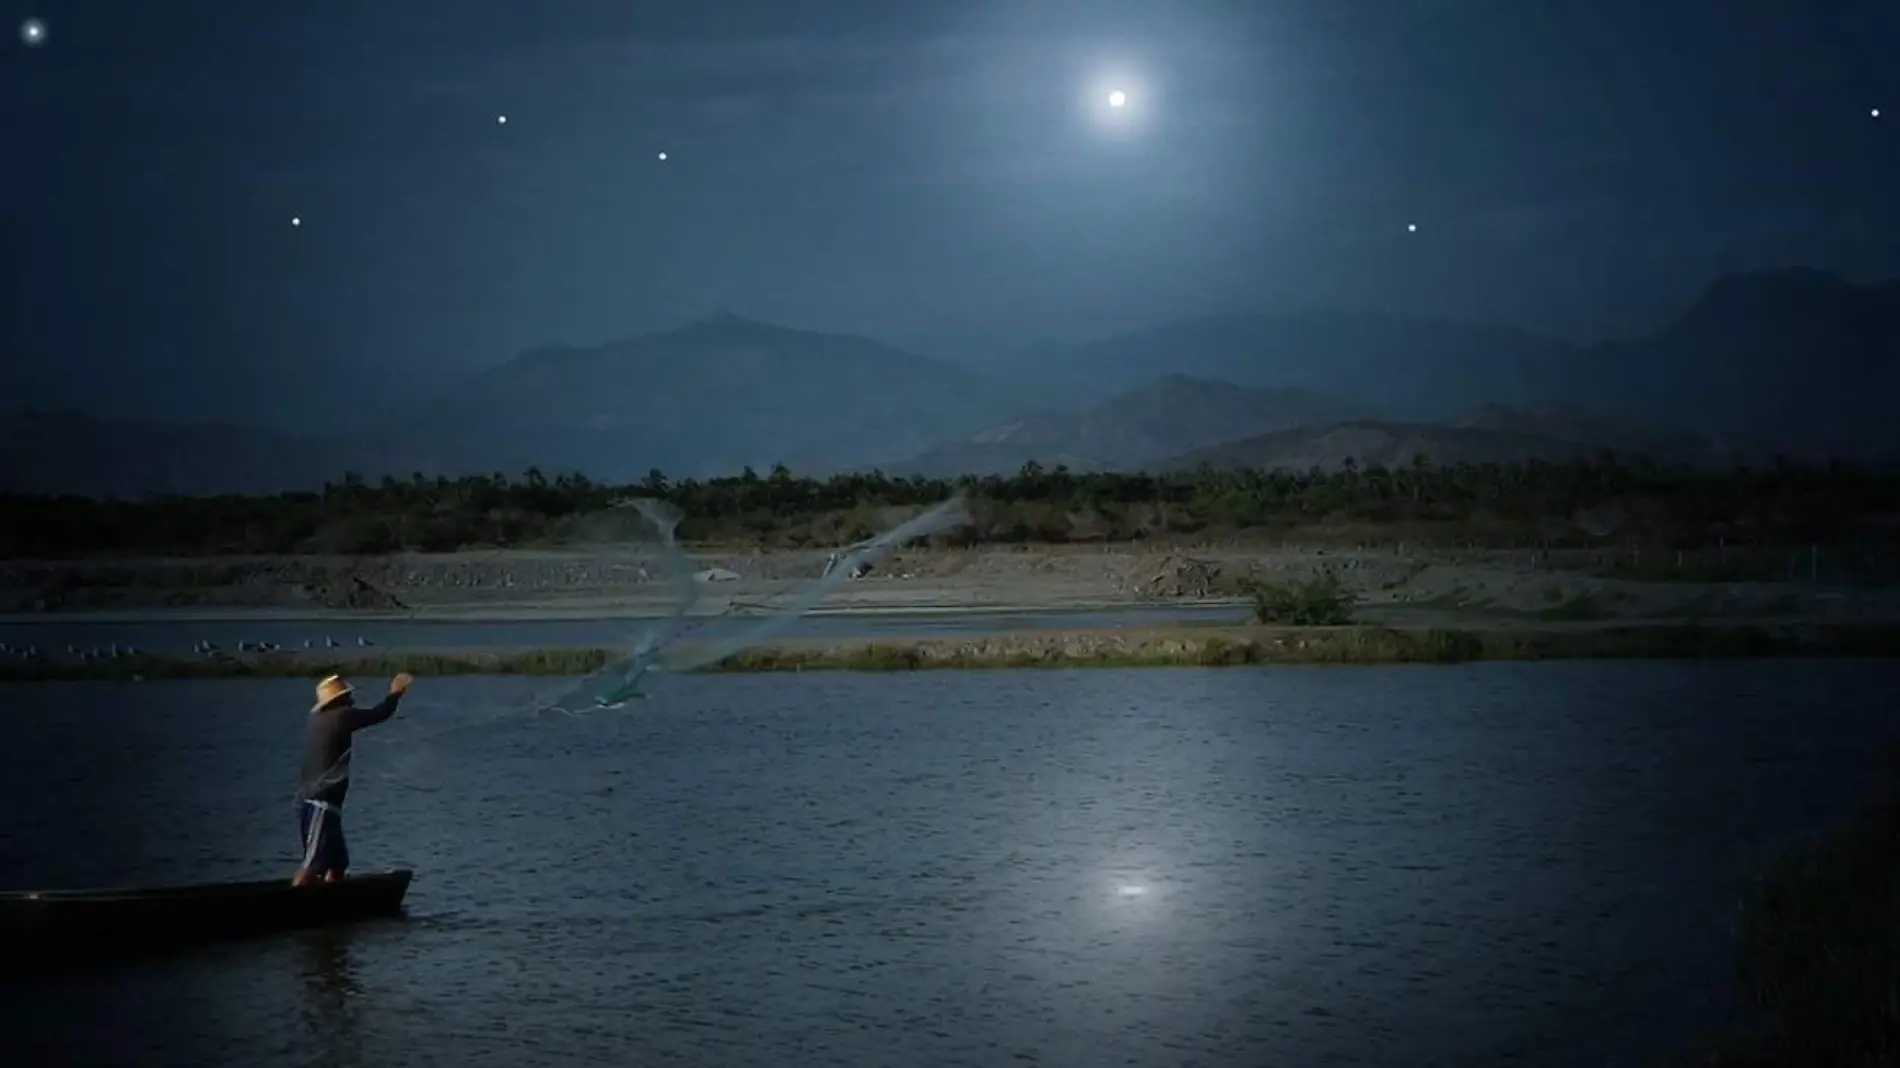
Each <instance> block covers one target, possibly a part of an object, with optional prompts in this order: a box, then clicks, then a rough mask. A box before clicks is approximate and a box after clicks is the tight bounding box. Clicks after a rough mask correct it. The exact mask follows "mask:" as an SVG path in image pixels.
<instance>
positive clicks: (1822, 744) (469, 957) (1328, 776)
mask: <svg viewBox="0 0 1900 1068" xmlns="http://www.w3.org/2000/svg"><path fill="white" fill-rule="evenodd" d="M1896 684H1900V664H1895V663H1890V662H1883V663H1848V662H1754V663H1724V664H1717V665H1694V664H1664V663H1649V664H1525V665H1508V664H1486V665H1468V666H1456V667H1410V668H1389V669H1387V668H1345V669H1326V668H1299V669H1288V668H1276V669H1262V670H1253V669H1233V670H1225V671H1192V670H1181V671H1164V670H1142V671H1127V672H1120V671H1084V672H995V673H973V672H972V673H956V672H945V673H934V674H933V673H920V674H909V675H863V676H851V675H840V674H804V675H789V676H785V675H781V676H749V677H748V676H706V677H670V678H665V679H661V680H659V682H658V684H657V688H656V690H655V692H654V695H653V697H652V699H650V700H648V701H646V702H644V703H641V704H639V705H638V706H637V707H635V708H631V709H628V710H625V711H621V712H617V713H604V714H598V715H595V716H593V717H590V718H585V719H565V718H562V719H555V720H537V719H536V718H534V717H533V716H531V715H526V714H522V715H514V716H507V717H503V718H501V719H499V720H493V719H492V717H493V716H494V715H495V713H496V712H497V711H499V710H502V709H505V708H506V707H508V706H509V705H510V704H511V703H518V702H520V701H521V700H522V699H523V697H524V696H525V695H527V694H529V693H530V692H531V691H533V690H534V689H536V688H537V683H536V682H535V681H534V680H521V679H510V680H491V679H471V678H458V679H424V680H422V681H421V682H419V683H418V684H417V686H416V690H415V693H414V695H413V698H412V701H411V703H410V704H409V705H407V706H406V707H405V709H404V711H403V713H402V714H401V715H400V716H399V717H398V718H397V719H396V720H394V721H392V722H391V723H389V724H388V725H386V726H383V727H380V728H377V729H376V730H375V732H373V734H370V735H365V736H364V737H363V739H362V740H361V741H360V743H359V746H360V748H359V753H358V781H357V784H356V787H355V789H354V791H353V792H352V793H351V796H350V822H349V828H350V839H351V846H352V850H353V852H354V854H355V857H356V862H357V864H358V866H359V868H373V867H388V866H405V867H413V868H415V869H416V871H417V877H416V882H415V885H414V887H413V889H412V891H411V896H410V916H409V918H408V919H407V920H404V921H392V922H387V923H382V924H373V925H365V926H360V927H357V928H353V929H347V930H336V931H330V932H324V933H319V934H311V935H303V936H286V937H282V938H277V939H271V940H265V941H260V942H254V943H248V944H243V945H236V946H228V947H223V948H216V949H209V950H206V951H203V952H199V953H195V954H191V955H188V956H185V957H181V958H177V959H171V960H166V961H162V962H153V963H148V964H143V965H139V966H135V967H132V968H129V969H122V970H118V971H114V972H108V973H99V974H92V975H85V976H74V977H69V978H65V979H60V980H56V981H50V982H48V981H42V982H39V983H37V984H34V985H31V986H28V987H23V988H19V989H11V990H7V991H0V1013H4V1014H5V1031H6V1033H5V1034H4V1035H0V1048H5V1049H6V1050H7V1051H8V1056H7V1063H9V1064H15V1063H18V1064H42V1063H43V1064H63V1063H73V1064H137V1065H190V1066H200V1068H201V1066H209V1065H245V1066H252V1065H261V1064H272V1065H284V1064H291V1065H302V1064H309V1065H317V1064H323V1065H333V1066H345V1068H353V1066H359V1065H362V1066H367V1065H393V1064H403V1065H418V1064H445V1065H458V1066H466V1065H497V1066H514V1068H519V1066H527V1065H541V1064H548V1065H575V1064H601V1065H616V1066H622V1065H645V1064H687V1065H696V1066H706V1068H713V1066H725V1065H771V1066H777V1065H801V1064H814V1065H854V1066H855V1065H876V1066H887V1065H888V1066H905V1068H927V1066H935V1065H981V1066H990V1065H1011V1064H1024V1065H1074V1066H1078V1068H1096V1066H1106V1065H1142V1066H1147V1065H1208V1066H1212V1065H1223V1066H1224V1065H1249V1066H1258V1065H1266V1064H1333V1065H1400V1064H1403V1065H1427V1064H1442V1065H1459V1066H1469V1065H1487V1064H1509V1063H1521V1064H1537V1065H1551V1066H1563V1065H1602V1064H1605V1063H1610V1064H1626V1063H1635V1062H1636V1061H1637V1060H1638V1059H1639V1058H1641V1057H1642V1056H1644V1055H1647V1054H1651V1053H1655V1052H1657V1051H1659V1050H1667V1049H1670V1048H1673V1047H1675V1046H1676V1045H1678V1044H1680V1043H1682V1042H1683V1041H1685V1040H1689V1039H1692V1038H1693V1037H1695V1036H1696V1035H1698V1034H1702V1033H1706V1032H1709V1031H1712V1030H1719V1029H1722V1028H1725V1027H1727V1026H1729V1025H1730V1024H1732V1023H1733V1022H1734V1021H1735V1012H1734V1010H1733V1007H1732V1002H1733V999H1732V996H1731V994H1730V992H1729V988H1728V986H1727V981H1728V977H1729V975H1730V973H1731V968H1732V959H1733V956H1732V946H1731V943H1730V924H1731V921H1732V918H1733V914H1734V907H1735V902H1736V899H1737V894H1738V891H1739V889H1740V887H1741V886H1742V885H1743V882H1744V880H1745V879H1746V878H1747V877H1748V876H1749V875H1750V874H1751V873H1752V872H1753V871H1755V870H1757V869H1758V868H1759V866H1760V865H1761V864H1763V863H1764V862H1766V861H1767V860H1769V859H1770V858H1771V857H1772V856H1773V855H1774V854H1775V853H1776V852H1777V851H1779V850H1780V849H1782V848H1784V847H1786V846H1787V845H1789V844H1791V843H1793V842H1795V841H1797V840H1799V839H1800V838H1801V837H1803V836H1805V835H1807V834H1809V833H1812V832H1814V831H1817V830H1819V829H1822V828H1824V827H1825V826H1826V825H1827V824H1829V823H1830V822H1831V821H1833V820H1835V819H1837V818H1840V817H1841V816H1843V815H1845V814H1846V813H1847V812H1848V811H1850V809H1851V807H1852V805H1853V804H1854V803H1855V802H1856V800H1857V792H1858V791H1859V790H1861V789H1862V788H1863V787H1864V786H1865V785H1866V784H1867V782H1868V780H1869V778H1870V777H1871V774H1872V772H1871V767H1872V764H1873V761H1872V758H1871V757H1870V755H1869V752H1868V747H1869V746H1870V745H1871V744H1872V743H1873V742H1875V741H1876V740H1884V733H1883V732H1884V731H1885V730H1886V729H1887V728H1888V722H1889V716H1890V711H1891V702H1890V699H1889V698H1890V695H1891V694H1892V692H1893V691H1894V689H1895V686H1896ZM307 692H308V686H307V684H305V683H300V682H296V681H292V680H268V681H213V682H189V683H188V682H176V683H163V684H152V685H143V686H135V685H120V684H56V685H13V686H7V687H0V703H4V708H5V714H6V717H7V735H8V741H9V743H10V749H11V753H12V759H11V760H10V761H9V762H8V773H7V774H6V775H4V776H0V884H5V885H8V886H16V887H17V886H46V885H90V884H100V883H104V884H115V883H126V882H138V883H154V882H170V881H199V880H208V879H219V878H243V877H255V876H259V875H272V874H286V875H287V874H288V872H289V869H290V867H291V866H292V865H293V864H294V861H295V852H296V851H295V846H296V832H295V823H294V817H293V813H292V809H291V804H290V801H289V794H290V791H291V788H292V786H293V779H294V769H295V765H296V760H297V752H296V744H297V739H298V730H299V726H300V722H301V716H302V715H303V712H304V709H305V708H306V707H307V704H308V696H307ZM484 718H489V719H490V720H491V721H490V722H488V723H487V724H486V725H484V726H478V727H472V728H469V729H464V730H460V731H453V730H449V728H453V727H457V726H460V725H463V724H467V723H470V722H475V721H478V720H482V719H484Z"/></svg>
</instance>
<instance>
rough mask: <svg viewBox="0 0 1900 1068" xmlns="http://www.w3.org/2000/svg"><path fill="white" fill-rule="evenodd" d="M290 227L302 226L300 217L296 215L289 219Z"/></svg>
mask: <svg viewBox="0 0 1900 1068" xmlns="http://www.w3.org/2000/svg"><path fill="white" fill-rule="evenodd" d="M290 225H292V226H302V225H303V218H302V217H301V216H297V215H292V216H291V217H290Z"/></svg>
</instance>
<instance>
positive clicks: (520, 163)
mask: <svg viewBox="0 0 1900 1068" xmlns="http://www.w3.org/2000/svg"><path fill="white" fill-rule="evenodd" d="M8 10H9V12H10V20H11V21H12V22H13V24H14V26H16V27H19V26H23V25H25V23H26V20H28V19H29V18H36V19H38V20H42V21H41V22H40V23H39V24H38V25H42V26H43V27H44V34H43V35H35V34H28V33H25V32H21V33H13V32H9V33H8V35H7V37H6V39H5V44H4V48H3V49H0V56H3V59H0V144H4V145H5V146H6V148H5V153H6V155H5V159H6V163H5V166H4V168H0V183H4V190H3V192H4V203H5V204H6V206H7V211H6V216H5V219H4V227H5V229H4V232H3V235H0V236H3V237H4V245H3V246H0V247H3V248H4V252H5V257H6V271H7V274H6V302H5V305H4V320H0V343H3V344H4V348H5V353H6V355H5V360H6V366H5V368H4V372H3V374H0V386H4V387H5V388H6V390H7V391H8V393H9V394H10V395H11V397H10V400H11V402H12V403H16V404H18V403H25V404H33V405H47V404H83V405H87V406H90V407H93V408H95V409H97V410H102V411H109V412H114V413H121V414H123V413H127V412H136V411H144V412H150V413H153V414H161V415H166V416H176V415H179V414H185V415H192V416H194V417H197V418H206V417H213V416H216V415H219V414H222V415H226V416H229V417H232V418H238V417H243V416H246V415H249V414H252V413H251V411H250V409H249V408H248V407H246V406H248V405H252V404H258V405H262V407H259V408H257V410H256V412H255V414H256V415H257V416H258V417H260V418H271V419H277V418H286V419H287V418H290V417H291V416H303V415H307V412H308V408H307V405H308V404H309V403H310V402H311V398H314V397H331V396H335V397H342V396H348V395H352V394H360V393H362V392H365V391H371V392H373V391H375V390H377V389H383V390H393V391H400V390H401V389H404V388H410V387H412V386H416V385H419V384H421V383H425V382H427V381H428V380H429V377H430V375H431V374H432V373H435V372H440V371H446V370H460V369H469V368H473V367H477V366H480V365H484V364H490V363H494V362H497V361H500V360H503V359H506V358H508V357H509V356H511V355H513V354H515V353H516V352H518V351H520V350H522V349H525V348H529V347H533V346H538V345H544V344H550V343H563V342H565V343H589V342H598V341H603V340H608V339H611V338H616V337H621V336H626V335H629V334H633V333H637V332H641V331H645V330H650V329H655V328H661V327H666V326H670V325H674V324H676V323H677V322H679V321H682V320H683V319H685V318H688V317H693V316H696V315H700V314H703V313H705V312H707V311H709V310H712V309H715V308H723V309H726V310H730V311H733V312H737V313H740V314H744V315H748V316H753V317H757V318H761V319H765V320H768V321H772V322H779V323H784V324H787V325H792V326H800V327H809V328H817V329H828V330H830V329H836V330H849V331H853V332H859V333H866V334H870V335H873V336H876V337H879V338H882V339H885V340H890V341H894V342H897V343H899V344H903V345H906V346H909V347H912V348H915V349H918V350H920V351H924V352H927V353H930V354H933V355H940V356H945V357H953V358H962V357H973V356H987V355H990V354H993V353H995V352H998V351H1004V350H1008V349H1011V348H1014V347H1016V346H1020V345H1024V344H1027V343H1030V342H1033V341H1036V340H1039V339H1044V338H1057V339H1077V340H1079V339H1084V338H1090V337H1097V336H1102V335H1106V334H1111V333H1114V332H1117V331H1120V330H1124V329H1129V328H1132V327H1137V326H1143V325H1150V324H1154V323H1158V322H1162V321H1166V320H1171V319H1178V318H1185V317H1191V316H1197V315H1203V314H1210V313H1224V312H1234V311H1246V310H1265V309H1273V308H1281V307H1289V306H1311V305H1321V306H1328V307H1342V308H1349V309H1371V310H1379V311H1390V312H1403V313H1417V314H1426V315H1433V316H1439V317H1446V318H1458V319H1470V320H1482V321H1492V322H1506V323H1514V324H1518V325H1522V326H1526V327H1530V328H1532V329H1536V330H1540V331H1545V332H1549V333H1552V334H1555V335H1557V336H1560V337H1563V338H1566V339H1571V340H1578V341H1592V340H1598V339H1603V338H1607V337H1614V336H1620V335H1625V334H1629V333H1632V332H1637V331H1642V330H1646V329H1650V328H1653V327H1654V326H1656V325H1658V324H1660V323H1661V322H1662V321H1663V320H1665V319H1666V318H1668V317H1669V316H1670V315H1673V314H1675V313H1678V312H1680V311H1681V310H1682V309H1683V308H1684V306H1685V305H1686V304H1687V303H1688V302H1689V301H1690V300H1692V299H1693V298H1694V296H1695V295H1696V293H1697V292H1698V291H1700V290H1702V289H1703V288H1704V287H1706V286H1707V284H1708V283H1709V282H1710V281H1712V280H1713V279H1714V278H1715V277H1716V276H1717V275H1719V274H1722V273H1724V272H1730V271H1736V270H1747V269H1758V268H1769V267H1782V266H1791V265H1809V266H1817V267H1823V268H1829V269H1834V270H1838V271H1841V272H1843V273H1845V274H1847V275H1848V276H1849V277H1852V278H1856V279H1873V278H1879V277H1888V276H1893V275H1896V274H1900V208H1897V207H1896V203H1897V201H1900V197H1897V196H1896V193H1895V190H1900V62H1894V61H1893V60H1892V57H1893V56H1894V55H1895V54H1896V53H1897V52H1900V4H1896V3H1894V2H1893V0H1786V2H1783V0H1668V2H1666V3H1659V2H1655V0H1649V2H1637V0H1574V2H1573V0H1541V2H1540V0H1234V2H1228V3H1211V2H1209V3H1191V2H1187V0H1173V2H1170V3H1165V4H1164V3H1154V2H1143V3H1133V2H1114V0H1091V2H1071V3H1039V2H1030V0H1009V2H998V0H973V2H967V3H930V4H918V3H905V2H901V0H870V2H863V3H831V4H820V3H792V2H788V0H732V2H722V3H709V2H703V0H691V2H679V3H671V2H648V3H639V4H633V3H627V2H625V0H567V2H562V3H554V4H529V3H525V2H522V3H499V2H482V0H467V2H458V3H454V4H448V3H427V4H424V3H409V4H387V3H368V2H364V0H325V2H322V3H315V2H303V0H270V2H269V3H234V2H233V3H220V4H211V3H201V2H194V0H167V2H164V3H146V4H138V3H127V2H124V0H89V2H70V3H61V2H56V0H44V2H41V3H39V4H38V5H37V6H33V7H19V6H16V7H14V8H11V9H8ZM28 37H35V38H36V39H35V41H34V42H33V43H31V44H29V43H28V41H27V38H28ZM1882 57H1885V59H1884V61H1883V58H1882ZM1117 89H1119V90H1121V91H1123V92H1124V93H1126V94H1127V95H1126V104H1125V106H1124V107H1122V108H1119V109H1115V108H1111V107H1110V106H1109V105H1108V95H1109V93H1110V92H1111V91H1113V90H1117ZM1877 112H1879V114H1877ZM501 116H506V122H502V121H500V118H501ZM662 152H664V153H666V154H667V158H666V159H665V160H661V159H660V155H659V154H660V153H662ZM293 218H295V219H297V220H300V225H293V224H292V220H293ZM1412 227H1416V229H1415V230H1414V229H1411V228H1412ZM260 383H266V384H268V386H269V388H267V389H266V388H263V387H262V386H260ZM300 405H303V406H302V407H300ZM220 409H232V410H230V411H222V412H221V411H220Z"/></svg>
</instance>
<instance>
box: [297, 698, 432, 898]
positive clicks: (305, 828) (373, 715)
mask: <svg viewBox="0 0 1900 1068" xmlns="http://www.w3.org/2000/svg"><path fill="white" fill-rule="evenodd" d="M413 681H415V680H414V679H413V678H411V677H410V676H409V675H408V674H407V673H404V674H401V675H398V676H396V677H395V678H393V679H391V680H389V695H388V696H387V697H384V698H383V699H382V700H381V701H378V702H377V703H376V704H375V705H374V706H373V707H370V708H358V707H357V706H356V699H355V697H354V696H353V695H354V694H355V693H356V688H355V687H354V686H351V685H350V684H349V683H348V682H345V681H344V679H343V677H342V676H341V675H332V676H330V677H329V678H327V679H324V680H323V681H322V682H319V683H317V703H316V704H315V705H312V706H311V708H310V721H309V723H308V724H307V725H306V726H305V727H304V748H303V780H302V782H301V784H300V785H299V786H298V788H297V826H298V829H299V830H300V831H302V833H303V863H302V865H300V866H299V867H298V868H297V874H296V875H294V876H292V877H291V880H290V882H291V885H292V886H302V885H304V884H305V883H307V882H309V881H310V880H312V879H322V880H324V881H325V882H332V883H333V882H337V881H338V880H340V879H342V878H343V873H344V872H345V871H347V870H348V869H349V866H350V850H349V847H348V846H347V845H345V844H344V842H343V797H344V795H345V794H348V793H349V791H350V753H351V736H352V735H354V734H355V733H356V732H357V731H359V730H362V729H363V728H364V727H374V726H375V725H376V724H378V723H381V722H383V721H384V720H386V719H388V718H389V717H391V716H393V715H395V714H396V705H397V704H399V703H400V702H401V701H402V695H403V694H404V693H406V692H408V690H409V684H410V683H411V682H413Z"/></svg>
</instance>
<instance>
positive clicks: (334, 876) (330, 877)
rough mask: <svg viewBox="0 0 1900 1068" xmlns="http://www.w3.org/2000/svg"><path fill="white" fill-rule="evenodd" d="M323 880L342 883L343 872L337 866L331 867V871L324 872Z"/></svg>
mask: <svg viewBox="0 0 1900 1068" xmlns="http://www.w3.org/2000/svg"><path fill="white" fill-rule="evenodd" d="M323 881H324V882H326V883H340V882H342V881H343V873H342V872H340V871H338V870H336V869H335V868H331V869H330V870H329V871H326V872H324V873H323Z"/></svg>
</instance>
